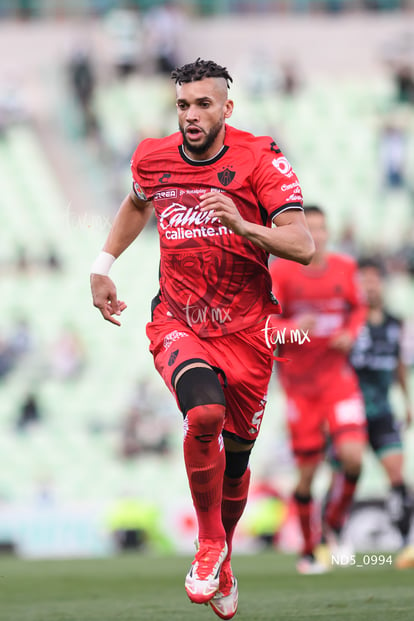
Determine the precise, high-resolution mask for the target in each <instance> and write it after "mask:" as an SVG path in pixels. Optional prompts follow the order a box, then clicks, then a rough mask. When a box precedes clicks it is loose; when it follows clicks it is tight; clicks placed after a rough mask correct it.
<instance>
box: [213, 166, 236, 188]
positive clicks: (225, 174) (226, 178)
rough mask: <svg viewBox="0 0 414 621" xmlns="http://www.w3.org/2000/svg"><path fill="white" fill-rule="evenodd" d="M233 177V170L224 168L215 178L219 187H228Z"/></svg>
mask: <svg viewBox="0 0 414 621" xmlns="http://www.w3.org/2000/svg"><path fill="white" fill-rule="evenodd" d="M235 175H236V173H235V172H234V170H230V168H225V169H224V170H222V171H221V172H219V173H217V177H218V180H219V181H220V183H221V185H229V184H230V183H231V182H232V181H233V179H234V177H235Z"/></svg>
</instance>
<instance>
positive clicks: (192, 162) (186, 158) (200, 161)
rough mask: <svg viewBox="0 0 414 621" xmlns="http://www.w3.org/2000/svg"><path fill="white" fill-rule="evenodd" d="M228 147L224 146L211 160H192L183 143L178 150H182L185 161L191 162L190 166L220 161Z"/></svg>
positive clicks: (206, 164)
mask: <svg viewBox="0 0 414 621" xmlns="http://www.w3.org/2000/svg"><path fill="white" fill-rule="evenodd" d="M228 148H229V147H228V146H227V145H225V146H223V148H222V149H221V150H220V152H219V153H217V155H215V156H214V157H212V158H211V159H209V160H191V159H190V158H189V157H187V155H186V154H185V151H184V148H183V145H182V144H180V145H179V147H178V151H179V152H180V155H181V157H182V158H183V160H184V162H187V164H190V166H210V164H215V163H216V162H218V161H219V160H220V159H221V158H222V157H223V155H224V154H225V153H226V152H227V151H228Z"/></svg>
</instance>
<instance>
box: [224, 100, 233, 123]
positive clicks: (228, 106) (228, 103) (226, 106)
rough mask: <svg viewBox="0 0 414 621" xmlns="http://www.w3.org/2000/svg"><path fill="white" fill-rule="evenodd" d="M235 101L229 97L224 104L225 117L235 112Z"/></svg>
mask: <svg viewBox="0 0 414 621" xmlns="http://www.w3.org/2000/svg"><path fill="white" fill-rule="evenodd" d="M233 108H234V102H233V101H232V100H231V99H227V101H226V103H225V104H224V118H225V119H228V118H230V117H231V115H232V114H233Z"/></svg>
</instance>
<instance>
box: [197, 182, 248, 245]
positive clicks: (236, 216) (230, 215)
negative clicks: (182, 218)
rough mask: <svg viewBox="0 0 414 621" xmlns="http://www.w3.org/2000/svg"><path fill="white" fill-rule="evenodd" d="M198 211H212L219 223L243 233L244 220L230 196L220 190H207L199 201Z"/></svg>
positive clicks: (235, 231)
mask: <svg viewBox="0 0 414 621" xmlns="http://www.w3.org/2000/svg"><path fill="white" fill-rule="evenodd" d="M200 211H213V212H214V213H213V215H214V216H215V217H217V218H219V220H220V222H221V224H224V226H227V227H228V228H229V229H231V230H232V231H234V233H238V234H239V235H244V234H245V226H244V224H245V221H244V220H243V218H242V217H241V215H240V213H239V210H238V209H237V207H236V205H235V204H234V202H233V201H232V199H231V198H229V197H228V196H226V195H225V194H222V193H221V192H207V193H206V194H203V196H202V197H201V201H200Z"/></svg>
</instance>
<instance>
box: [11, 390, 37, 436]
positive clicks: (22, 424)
mask: <svg viewBox="0 0 414 621" xmlns="http://www.w3.org/2000/svg"><path fill="white" fill-rule="evenodd" d="M41 419H42V415H41V412H40V407H39V404H38V401H37V398H36V395H35V394H34V393H28V394H27V395H26V397H25V400H24V401H23V403H22V405H21V408H20V411H19V415H18V418H17V421H16V427H17V429H18V430H19V431H25V430H26V429H27V428H29V427H31V426H32V425H33V424H36V423H38V422H39V421H40V420H41Z"/></svg>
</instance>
